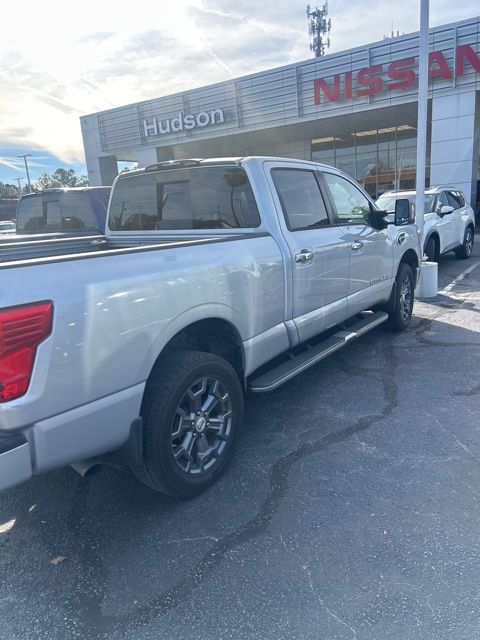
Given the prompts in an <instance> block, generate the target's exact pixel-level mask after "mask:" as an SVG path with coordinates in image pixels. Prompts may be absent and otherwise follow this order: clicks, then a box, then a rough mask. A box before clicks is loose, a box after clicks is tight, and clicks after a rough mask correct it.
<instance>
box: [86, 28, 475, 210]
mask: <svg viewBox="0 0 480 640" xmlns="http://www.w3.org/2000/svg"><path fill="white" fill-rule="evenodd" d="M418 54H419V34H418V33H412V34H407V35H402V36H399V37H394V38H387V39H384V40H382V41H381V42H375V43H372V44H369V45H366V46H362V47H357V48H354V49H348V50H346V51H341V52H339V53H334V54H330V55H327V56H324V57H321V58H315V59H312V60H306V61H303V62H299V63H297V64H291V65H288V66H285V67H279V68H276V69H271V70H268V71H262V72H260V73H255V74H252V75H249V76H243V77H240V78H236V79H233V80H227V81H226V82H221V83H218V84H214V85H209V86H205V87H200V88H198V89H193V90H190V91H185V92H183V93H176V94H173V95H167V96H163V97H160V98H156V99H153V100H147V101H144V102H139V103H136V104H130V105H127V106H121V107H118V108H115V109H110V110H108V111H102V112H99V113H94V114H91V115H87V116H84V117H82V118H81V127H82V133H83V140H84V147H85V155H86V161H87V167H88V174H89V178H90V184H92V185H100V184H111V183H112V181H113V179H114V178H115V176H116V175H117V166H118V164H117V163H118V162H121V161H134V162H138V164H139V166H146V165H149V164H153V163H156V162H161V161H164V160H170V159H180V158H199V157H219V156H245V155H274V156H283V157H288V158H301V159H308V160H316V161H319V162H325V163H328V164H332V165H335V166H336V167H338V168H339V169H341V170H342V171H345V172H346V173H348V174H350V175H351V176H353V177H354V178H355V179H356V180H357V181H358V182H359V183H360V184H362V185H363V186H364V188H365V189H366V190H367V191H368V192H369V193H370V194H371V195H372V196H373V197H376V196H378V195H379V194H381V193H383V192H384V191H387V190H389V189H410V188H414V186H415V174H416V136H417V92H418ZM429 77H430V80H429V103H428V139H427V172H426V175H427V185H428V184H431V185H437V184H451V185H454V186H456V187H457V188H460V189H462V190H463V191H464V193H465V195H466V197H467V199H470V200H471V202H472V203H473V204H475V203H476V202H477V183H478V180H479V178H480V173H479V172H480V164H479V137H480V98H479V91H480V17H476V18H472V19H469V20H464V21H462V22H456V23H453V24H448V25H444V26H440V27H435V28H433V29H431V30H430V59H429Z"/></svg>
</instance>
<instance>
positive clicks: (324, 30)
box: [307, 0, 332, 58]
mask: <svg viewBox="0 0 480 640" xmlns="http://www.w3.org/2000/svg"><path fill="white" fill-rule="evenodd" d="M327 16H328V0H327V1H326V2H325V4H324V5H322V6H321V7H315V9H313V10H312V9H310V5H309V4H307V20H308V34H309V36H310V51H313V55H314V56H315V58H319V57H320V56H324V55H325V50H326V49H328V48H329V47H330V30H331V28H332V21H331V20H330V18H327Z"/></svg>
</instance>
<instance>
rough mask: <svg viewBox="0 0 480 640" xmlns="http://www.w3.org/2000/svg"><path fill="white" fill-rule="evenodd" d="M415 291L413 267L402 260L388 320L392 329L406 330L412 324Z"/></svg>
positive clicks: (388, 325)
mask: <svg viewBox="0 0 480 640" xmlns="http://www.w3.org/2000/svg"><path fill="white" fill-rule="evenodd" d="M407 290H408V291H407ZM414 293H415V279H414V277H413V271H412V268H411V267H410V265H408V264H407V263H406V262H401V263H400V266H399V267H398V271H397V277H396V278H395V289H394V292H393V294H392V296H393V298H392V300H391V305H390V312H389V314H388V320H387V327H388V328H389V329H391V330H392V331H404V330H405V329H406V328H407V327H408V325H409V324H410V319H411V317H412V312H413V301H414Z"/></svg>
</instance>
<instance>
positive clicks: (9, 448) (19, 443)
mask: <svg viewBox="0 0 480 640" xmlns="http://www.w3.org/2000/svg"><path fill="white" fill-rule="evenodd" d="M31 475H32V459H31V456H30V445H29V444H28V442H27V439H26V438H25V436H24V435H22V434H15V435H10V436H6V437H3V438H0V491H3V490H4V489H8V487H13V486H14V485H16V484H20V482H24V481H25V480H28V479H29V478H30V477H31Z"/></svg>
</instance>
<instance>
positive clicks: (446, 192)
mask: <svg viewBox="0 0 480 640" xmlns="http://www.w3.org/2000/svg"><path fill="white" fill-rule="evenodd" d="M399 198H408V200H409V201H410V203H411V204H412V206H413V207H415V198H416V192H415V191H387V192H386V193H384V194H383V195H381V196H380V197H379V198H378V200H377V206H378V207H379V208H380V209H383V210H384V211H388V212H393V211H394V209H395V202H396V200H397V199H399ZM474 230H475V214H474V211H473V209H472V207H470V206H469V205H468V204H467V202H466V200H465V196H464V195H463V193H462V192H461V191H459V190H458V189H455V188H454V187H448V186H443V187H430V189H426V191H425V231H424V242H423V252H424V255H426V256H427V260H429V261H433V262H438V260H439V258H440V256H441V255H443V254H444V253H447V252H448V251H455V255H456V256H457V258H462V259H465V258H469V257H470V256H471V255H472V250H473V242H474Z"/></svg>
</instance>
